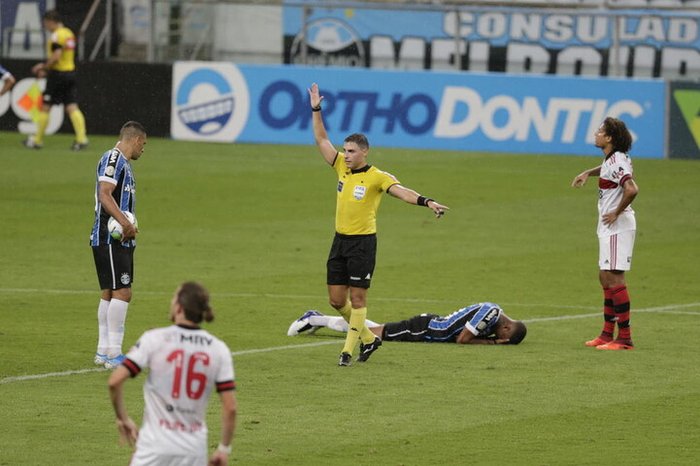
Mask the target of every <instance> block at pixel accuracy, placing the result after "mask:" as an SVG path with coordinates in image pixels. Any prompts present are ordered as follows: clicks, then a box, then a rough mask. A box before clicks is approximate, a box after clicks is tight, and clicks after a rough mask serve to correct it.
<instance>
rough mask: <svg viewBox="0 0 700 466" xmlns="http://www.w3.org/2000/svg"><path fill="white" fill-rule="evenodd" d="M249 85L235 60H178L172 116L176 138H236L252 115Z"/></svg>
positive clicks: (172, 128) (230, 139)
mask: <svg viewBox="0 0 700 466" xmlns="http://www.w3.org/2000/svg"><path fill="white" fill-rule="evenodd" d="M249 100H250V98H249V94H248V86H247V85H246V82H245V79H244V77H243V75H242V74H241V73H240V71H239V70H238V68H237V67H236V66H235V65H233V64H232V63H204V62H178V63H176V64H175V66H174V67H173V106H172V114H171V118H170V123H171V128H170V130H171V133H172V136H173V138H175V139H189V140H206V141H220V142H232V141H234V140H235V139H236V137H237V136H238V135H239V134H240V132H241V131H242V130H243V127H244V126H245V123H246V121H247V119H248V110H249V107H250V102H249Z"/></svg>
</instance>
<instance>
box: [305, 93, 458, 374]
mask: <svg viewBox="0 0 700 466" xmlns="http://www.w3.org/2000/svg"><path fill="white" fill-rule="evenodd" d="M309 100H310V104H311V111H312V115H313V117H312V121H313V129H314V138H315V139H316V144H317V145H318V150H319V151H320V152H321V155H323V158H324V159H325V160H326V162H328V164H329V165H331V166H332V167H333V168H334V169H335V171H336V173H337V174H338V188H337V191H338V193H337V201H336V211H335V238H334V239H333V245H332V246H331V251H330V254H329V255H328V262H327V265H326V270H327V278H326V283H327V284H328V297H329V301H330V304H331V306H333V307H334V308H335V309H336V310H337V311H338V312H339V313H340V315H342V316H343V318H344V319H345V320H346V321H348V323H349V330H348V333H347V337H346V338H345V346H344V347H343V351H342V352H341V353H340V360H339V361H338V365H339V366H349V365H350V361H351V358H352V353H353V350H354V349H355V346H356V345H357V340H358V339H359V340H360V341H361V343H360V354H359V356H358V357H357V361H358V362H364V361H367V359H368V358H369V357H370V355H371V354H372V353H373V352H374V351H376V350H377V348H379V346H381V344H382V341H381V339H380V338H379V337H375V335H374V334H373V333H372V332H371V331H370V330H369V329H368V328H367V327H366V326H365V318H366V317H367V289H368V288H369V286H370V281H371V279H372V273H373V272H374V263H375V257H376V252H377V237H376V233H377V208H378V207H379V202H380V201H381V195H382V193H384V192H386V193H389V194H391V195H392V196H394V197H398V198H399V199H401V200H403V201H404V202H408V203H409V204H416V205H420V206H425V207H428V208H429V209H431V210H432V211H433V212H435V215H436V216H437V217H438V218H439V217H441V216H442V215H443V214H444V213H445V211H446V210H449V208H448V207H447V206H444V205H442V204H440V203H438V202H436V201H434V200H433V199H430V198H427V197H424V196H421V195H420V194H418V193H417V192H415V191H413V190H412V189H409V188H406V187H404V186H401V184H400V183H399V180H397V179H396V178H395V177H394V176H393V175H391V174H390V173H387V172H383V171H381V170H379V169H378V168H377V167H374V166H371V165H369V164H367V154H368V153H369V143H368V141H367V137H366V136H365V135H364V134H358V133H355V134H351V135H350V136H348V137H347V138H345V141H344V143H343V152H339V151H337V150H336V149H335V147H333V144H332V143H331V141H330V140H329V139H328V133H327V132H326V128H325V126H324V125H323V119H322V118H321V101H322V100H323V96H321V95H320V93H319V90H318V85H317V84H316V83H314V84H312V85H311V88H310V89H309Z"/></svg>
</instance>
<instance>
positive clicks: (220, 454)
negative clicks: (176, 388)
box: [209, 390, 238, 466]
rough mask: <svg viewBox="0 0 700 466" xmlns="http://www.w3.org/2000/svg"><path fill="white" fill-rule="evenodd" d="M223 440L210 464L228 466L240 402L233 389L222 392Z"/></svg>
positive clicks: (211, 465)
mask: <svg viewBox="0 0 700 466" xmlns="http://www.w3.org/2000/svg"><path fill="white" fill-rule="evenodd" d="M219 396H220V398H221V441H220V442H219V447H218V448H217V449H216V450H215V451H214V453H212V455H211V457H210V458H209V465H210V466H226V465H227V464H228V457H229V455H230V449H231V441H232V440H233V434H234V431H235V430H236V413H237V411H238V408H237V407H238V403H237V401H236V395H235V394H234V392H233V391H232V390H229V391H225V392H221V393H220V395H219Z"/></svg>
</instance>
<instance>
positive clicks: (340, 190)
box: [338, 180, 343, 193]
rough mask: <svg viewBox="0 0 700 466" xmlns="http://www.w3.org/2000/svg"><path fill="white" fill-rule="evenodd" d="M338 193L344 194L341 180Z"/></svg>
mask: <svg viewBox="0 0 700 466" xmlns="http://www.w3.org/2000/svg"><path fill="white" fill-rule="evenodd" d="M338 192H339V193H342V192H343V182H342V181H340V180H339V181H338Z"/></svg>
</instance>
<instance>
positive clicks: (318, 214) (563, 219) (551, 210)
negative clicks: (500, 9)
mask: <svg viewBox="0 0 700 466" xmlns="http://www.w3.org/2000/svg"><path fill="white" fill-rule="evenodd" d="M20 140H21V137H20V136H19V135H17V134H14V133H0V171H1V173H2V177H3V179H2V182H1V183H0V218H2V223H1V225H2V229H1V231H2V239H3V240H4V241H3V243H4V244H3V246H2V248H1V252H0V312H1V313H2V319H1V322H2V323H0V355H1V357H0V413H2V416H3V421H2V422H1V423H0V438H1V439H2V442H0V465H18V464H31V465H33V464H61V465H64V464H65V465H76V464H86V465H87V464H91V465H92V464H100V465H121V464H126V463H127V461H128V458H129V455H130V451H129V449H128V448H126V447H123V446H120V445H119V444H118V441H117V433H116V429H115V426H114V422H113V414H112V410H111V406H110V403H109V400H108V395H107V388H106V379H107V372H105V371H94V370H92V369H93V367H94V366H92V355H93V353H94V350H95V343H96V332H97V324H96V317H95V315H96V308H97V302H98V298H99V292H98V285H97V280H96V277H95V272H94V266H93V263H92V254H91V251H90V247H89V244H88V236H89V232H90V228H91V225H92V220H93V209H94V194H93V193H94V182H95V180H94V176H95V175H94V171H95V165H96V162H97V160H98V158H99V156H100V155H101V153H102V152H103V151H104V150H106V149H108V148H110V147H111V146H112V145H113V144H114V141H115V138H114V137H92V138H91V145H90V148H89V150H87V151H86V152H82V153H73V152H70V151H69V150H68V147H69V145H70V140H71V139H70V137H68V136H65V135H58V136H51V137H49V138H48V139H47V141H46V145H45V148H44V149H43V150H42V151H29V150H26V149H24V148H23V147H21V146H20V144H19V142H20ZM310 142H311V138H310ZM591 154H592V155H593V156H592V157H555V156H537V155H533V156H523V155H518V156H510V155H495V154H478V153H466V152H465V153H455V152H437V151H407V150H391V149H383V148H374V149H373V150H372V151H371V153H370V161H371V163H373V164H376V165H377V166H379V167H380V168H382V169H383V170H386V171H389V172H391V173H393V174H394V175H396V176H397V177H398V179H399V180H401V182H402V183H404V184H405V185H406V186H409V187H411V188H414V189H416V190H417V191H419V192H421V193H422V194H425V195H429V196H431V197H434V198H435V199H438V200H439V201H440V202H442V203H444V204H446V205H448V206H450V207H451V209H452V210H451V211H450V212H449V213H448V214H447V215H446V216H445V217H444V218H443V219H440V220H436V219H434V218H433V217H432V215H431V213H430V212H429V211H428V210H427V209H425V208H419V207H415V206H409V205H406V204H404V203H402V202H400V201H398V200H397V199H394V198H390V197H388V196H387V197H386V198H385V199H384V200H383V202H382V206H381V208H380V212H379V222H378V225H379V235H378V238H379V246H378V258H377V268H376V271H375V277H374V280H373V284H372V288H371V291H370V294H369V317H370V318H371V319H373V320H375V321H388V320H396V319H401V318H405V317H409V316H411V315H413V314H415V313H419V312H436V313H441V314H443V313H448V312H451V311H453V310H455V309H457V308H459V307H461V306H463V305H466V304H470V303H472V302H477V301H483V300H490V301H494V302H497V303H499V304H501V305H502V306H503V308H504V309H505V311H506V312H507V313H508V314H509V315H511V316H512V317H515V318H519V319H524V320H526V321H527V322H528V327H529V333H528V336H527V338H526V339H525V341H524V342H523V343H522V344H521V345H519V346H517V347H508V346H503V347H480V346H477V347H470V346H458V345H449V344H434V345H428V344H410V343H387V344H385V345H384V346H382V348H381V350H380V351H378V352H377V353H376V354H374V355H373V356H372V359H371V360H370V361H369V362H368V363H367V364H364V365H358V364H355V365H353V366H351V367H349V368H339V367H337V366H336V361H337V356H338V353H339V351H340V349H341V347H342V341H343V340H342V336H341V335H339V334H333V333H331V332H328V331H321V332H318V333H317V334H316V335H314V336H301V337H297V338H289V337H287V336H286V329H287V326H288V325H289V323H290V322H291V321H292V320H293V319H295V318H296V317H298V315H300V314H301V313H302V312H303V311H304V310H306V309H319V310H322V311H324V312H327V313H331V310H330V309H329V307H328V305H327V304H326V293H325V259H326V254H327V252H328V248H329V246H330V243H331V240H332V236H333V218H334V209H335V187H336V179H335V174H334V172H333V171H332V170H331V169H330V168H328V167H327V166H326V165H325V163H324V162H323V160H322V159H321V157H320V155H319V154H318V153H317V152H316V149H315V148H314V147H312V146H307V147H299V146H275V145H233V144H228V145H222V144H202V143H198V144H195V143H186V142H176V141H169V140H164V139H156V138H152V139H150V140H149V143H148V145H147V146H146V153H145V154H144V156H143V157H142V158H141V159H140V160H138V161H136V162H134V164H133V167H134V171H135V176H136V180H137V200H138V205H137V215H138V220H139V228H140V234H139V238H138V241H139V245H138V248H137V250H136V257H135V260H136V272H135V284H134V300H133V301H132V305H131V306H130V308H129V316H128V319H127V334H126V339H125V344H126V345H127V346H128V345H129V344H131V343H133V342H134V341H135V340H136V338H138V336H139V335H140V334H141V333H142V332H143V331H144V330H146V329H148V328H152V327H156V326H162V325H166V324H167V321H166V316H167V310H168V303H169V299H170V296H171V293H172V291H173V290H174V289H175V287H176V286H177V285H178V284H179V283H180V282H181V281H183V280H186V279H196V280H199V281H201V282H203V283H204V284H205V285H206V286H207V287H208V288H209V289H210V291H211V292H212V302H213V305H214V307H215V309H216V310H217V320H216V321H215V322H214V323H213V324H211V325H209V326H208V327H207V328H208V329H209V330H211V331H212V332H213V333H214V334H216V335H217V336H220V337H221V338H223V339H225V340H226V341H227V342H228V344H229V346H230V347H231V349H232V351H233V352H234V363H235V368H236V379H237V383H238V386H239V389H238V392H237V395H238V398H239V406H240V417H239V421H238V429H237V434H236V438H235V440H234V453H233V455H232V457H231V458H232V464H246V465H253V464H255V465H279V464H295V465H328V464H332V465H428V464H441V465H453V464H454V465H458V464H522V465H532V464H538V465H539V464H541V465H545V464H547V465H549V464H552V465H555V464H556V465H559V464H577V465H578V464H591V465H599V464H601V463H603V462H604V463H611V464H635V465H640V464H641V465H658V464H695V463H696V461H697V458H698V457H700V446H699V445H698V443H697V432H698V431H700V421H698V416H697V409H698V406H700V374H699V373H698V370H697V367H698V364H699V363H700V356H698V354H699V353H698V351H697V347H696V342H697V340H698V335H700V295H699V294H698V289H699V288H698V278H700V273H699V272H698V265H697V261H698V258H699V257H700V242H699V241H698V238H700V190H698V184H697V183H698V180H700V164H698V163H696V162H692V161H675V160H673V161H669V160H641V159H640V160H635V161H634V164H635V178H636V180H637V183H638V184H639V186H640V195H639V197H638V198H637V201H636V202H635V204H634V205H635V209H636V211H637V220H638V227H639V230H638V235H637V243H636V247H635V257H634V265H633V269H632V271H631V272H630V273H628V277H627V278H628V285H629V289H630V294H631V298H632V325H633V337H634V340H635V343H636V345H637V349H636V350H635V351H632V352H624V353H618V352H603V351H596V350H594V349H590V348H585V347H584V346H583V341H584V340H586V339H588V338H590V337H593V336H595V335H596V334H597V332H598V331H599V330H600V326H601V321H602V318H601V315H600V307H601V304H602V303H601V301H602V295H601V292H600V289H599V285H598V283H597V239H596V237H595V216H596V205H595V204H596V196H597V188H596V186H595V180H593V182H592V183H591V182H589V184H588V185H587V186H586V187H585V188H583V189H581V190H575V189H573V188H570V187H569V184H570V182H571V179H572V178H573V177H574V175H576V174H577V173H579V172H580V171H582V170H583V169H585V168H590V167H592V166H594V165H595V164H597V163H599V162H600V158H599V157H598V156H597V155H598V154H597V152H596V149H595V148H591ZM633 155H634V152H633ZM32 376H38V378H32ZM143 380H144V377H139V378H137V379H136V380H135V381H131V382H129V383H128V384H127V392H126V393H127V403H128V406H129V409H130V413H131V415H132V417H133V418H134V419H135V420H137V422H138V421H140V419H141V410H142V407H143V406H142V397H141V385H142V383H143ZM218 413H219V409H218V400H217V399H216V397H214V398H213V399H212V402H211V403H210V414H209V427H210V435H209V443H210V444H211V446H212V448H213V447H214V446H215V445H216V444H217V442H218V433H219V415H218Z"/></svg>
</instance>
